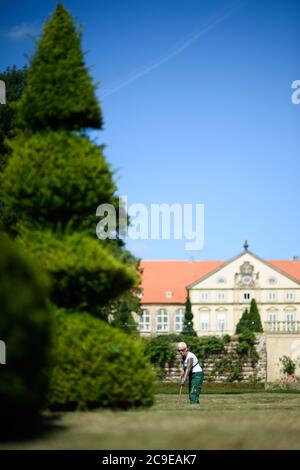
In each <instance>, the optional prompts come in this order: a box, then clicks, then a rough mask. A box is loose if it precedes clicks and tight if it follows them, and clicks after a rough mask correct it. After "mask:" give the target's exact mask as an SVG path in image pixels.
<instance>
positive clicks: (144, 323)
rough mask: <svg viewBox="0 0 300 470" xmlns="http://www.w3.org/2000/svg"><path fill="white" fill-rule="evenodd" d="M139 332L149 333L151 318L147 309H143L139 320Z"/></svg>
mask: <svg viewBox="0 0 300 470" xmlns="http://www.w3.org/2000/svg"><path fill="white" fill-rule="evenodd" d="M139 330H140V331H141V332H147V331H151V317H150V312H149V310H148V309H146V308H145V309H143V310H142V313H141V315H140V319H139Z"/></svg>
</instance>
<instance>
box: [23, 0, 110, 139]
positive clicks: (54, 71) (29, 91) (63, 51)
mask: <svg viewBox="0 0 300 470" xmlns="http://www.w3.org/2000/svg"><path fill="white" fill-rule="evenodd" d="M95 88H96V85H94V84H93V83H92V81H91V77H90V75H89V73H88V70H87V68H86V66H85V64H84V59H83V52H82V50H81V31H80V29H79V28H78V27H76V25H75V23H74V20H73V18H72V17H71V15H70V14H69V12H68V11H67V10H65V8H64V7H63V5H61V4H58V5H57V7H56V9H55V11H54V13H53V15H52V16H51V17H50V18H49V19H48V21H46V23H45V25H44V28H43V34H42V37H41V39H40V41H39V42H38V44H37V50H36V53H35V54H34V56H33V58H32V60H31V64H30V67H29V69H28V82H27V86H26V88H25V90H24V93H23V94H22V98H21V101H20V106H19V113H20V125H22V126H23V128H25V129H28V130H30V131H34V132H36V131H39V130H43V129H53V130H58V129H66V130H69V131H70V130H80V129H83V128H88V127H91V128H95V129H101V127H102V114H101V110H100V106H99V104H98V101H97V98H96V96H95Z"/></svg>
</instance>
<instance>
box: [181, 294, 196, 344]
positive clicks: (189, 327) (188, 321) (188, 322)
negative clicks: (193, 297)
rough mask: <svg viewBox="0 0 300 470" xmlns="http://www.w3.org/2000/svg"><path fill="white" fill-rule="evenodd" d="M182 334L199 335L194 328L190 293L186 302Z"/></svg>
mask: <svg viewBox="0 0 300 470" xmlns="http://www.w3.org/2000/svg"><path fill="white" fill-rule="evenodd" d="M182 334H183V335H186V336H197V333H196V332H195V330H194V324H193V312H192V305H191V301H190V297H189V295H187V298H186V302H185V313H184V323H183V329H182Z"/></svg>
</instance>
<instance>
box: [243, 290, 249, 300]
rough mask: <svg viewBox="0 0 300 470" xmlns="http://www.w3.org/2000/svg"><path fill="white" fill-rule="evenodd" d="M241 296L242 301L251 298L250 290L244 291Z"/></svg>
mask: <svg viewBox="0 0 300 470" xmlns="http://www.w3.org/2000/svg"><path fill="white" fill-rule="evenodd" d="M242 298H243V300H244V301H247V300H250V299H251V295H250V292H244V293H243V297H242Z"/></svg>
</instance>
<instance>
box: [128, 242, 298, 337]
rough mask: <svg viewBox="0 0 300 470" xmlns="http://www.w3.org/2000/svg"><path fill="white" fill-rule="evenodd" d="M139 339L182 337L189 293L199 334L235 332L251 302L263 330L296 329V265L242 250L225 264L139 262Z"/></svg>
mask: <svg viewBox="0 0 300 470" xmlns="http://www.w3.org/2000/svg"><path fill="white" fill-rule="evenodd" d="M141 268H142V271H143V273H142V290H143V294H142V297H141V303H142V312H143V313H142V315H141V316H137V315H136V316H135V318H136V320H137V321H138V323H139V329H140V332H141V334H142V335H144V336H148V335H157V334H163V333H165V334H167V333H180V331H181V330H182V327H183V320H184V308H185V301H186V297H187V294H189V296H190V300H191V304H192V311H193V315H194V319H193V322H194V329H195V331H196V332H197V334H198V335H212V334H213V335H223V334H234V333H235V328H236V324H237V323H238V321H239V319H240V317H241V315H242V313H243V311H244V310H245V308H246V307H248V308H249V307H250V302H251V299H253V298H254V299H255V300H256V302H257V306H258V309H259V312H260V316H261V320H262V324H263V327H264V331H270V332H272V331H273V332H275V331H277V332H286V333H288V332H293V331H300V261H299V260H298V258H297V257H294V259H292V260H272V261H270V260H268V261H266V260H263V259H261V258H259V257H258V256H256V255H255V254H254V253H252V252H251V251H249V249H248V244H247V242H245V244H244V251H243V252H242V253H241V254H239V255H238V256H236V257H234V258H232V259H230V260H229V261H226V262H224V261H192V260H191V261H185V260H181V261H173V260H156V261H146V260H144V261H142V262H141Z"/></svg>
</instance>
